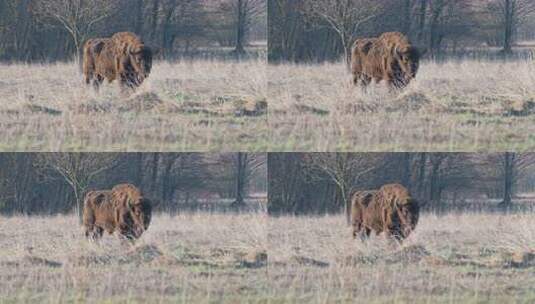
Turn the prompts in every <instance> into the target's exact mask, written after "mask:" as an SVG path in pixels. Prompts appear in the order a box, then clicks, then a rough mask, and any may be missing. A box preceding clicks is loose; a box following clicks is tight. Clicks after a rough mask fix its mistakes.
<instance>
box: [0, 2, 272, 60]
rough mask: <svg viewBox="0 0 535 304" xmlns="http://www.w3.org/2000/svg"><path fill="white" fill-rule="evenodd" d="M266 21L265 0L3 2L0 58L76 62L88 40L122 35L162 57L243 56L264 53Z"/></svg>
mask: <svg viewBox="0 0 535 304" xmlns="http://www.w3.org/2000/svg"><path fill="white" fill-rule="evenodd" d="M266 19H267V16H266V2H265V0H2V1H0V60H2V61H55V60H69V59H72V58H73V57H74V55H75V54H77V53H79V51H80V48H81V47H82V46H83V43H84V41H85V40H87V39H88V38H92V37H107V36H111V35H112V34H113V33H116V32H119V31H132V32H135V33H137V34H139V35H141V36H142V38H143V39H144V41H145V43H146V44H148V45H150V46H151V47H153V48H154V49H155V51H156V55H157V56H158V57H159V58H166V59H169V58H171V59H172V58H180V57H210V58H212V57H214V56H221V57H224V56H228V55H229V53H230V52H232V51H234V53H232V54H231V55H236V54H237V55H242V54H245V52H246V50H247V48H248V47H249V46H254V45H260V46H261V49H263V48H264V46H265V41H266V36H267V27H266ZM225 48H226V49H225ZM253 51H254V50H253ZM253 53H254V52H253ZM253 55H255V54H253Z"/></svg>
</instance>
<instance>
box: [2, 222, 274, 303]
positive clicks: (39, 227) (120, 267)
mask: <svg viewBox="0 0 535 304" xmlns="http://www.w3.org/2000/svg"><path fill="white" fill-rule="evenodd" d="M66 227H79V225H78V223H77V220H76V218H75V217H74V216H56V217H22V216H16V217H9V218H7V217H0V231H2V232H3V233H5V235H6V236H7V237H2V238H0V248H1V249H0V273H1V275H0V276H1V280H0V297H1V298H2V299H3V300H5V301H13V302H44V303H49V302H58V301H59V302H72V301H77V299H79V297H80V296H83V298H84V299H85V301H88V302H116V301H119V302H147V301H149V302H153V301H158V302H176V301H177V300H180V301H181V302H195V303H211V302H214V301H216V302H223V303H236V302H241V301H244V300H245V301H247V300H251V301H255V302H257V301H261V300H262V299H265V294H264V290H263V286H265V285H266V284H267V283H266V281H267V280H268V279H267V277H266V273H265V271H266V266H267V252H266V231H265V227H266V223H265V217H264V216H263V215H262V214H257V213H254V214H242V215H217V214H212V215H210V214H200V213H199V214H189V215H186V214H184V215H180V216H175V217H170V216H166V215H157V216H156V217H155V218H154V219H153V225H151V227H150V228H149V230H148V231H147V232H146V234H144V235H143V237H142V238H141V239H140V240H139V242H137V243H136V244H135V245H131V244H129V243H124V242H121V240H120V239H119V238H118V237H115V236H107V237H104V239H103V240H102V241H101V242H100V243H91V242H88V241H86V240H85V239H84V237H83V233H82V230H81V228H80V229H76V228H74V229H73V230H72V231H68V232H64V231H65V228H66ZM244 231H247V232H244ZM28 290H31V291H32V292H28Z"/></svg>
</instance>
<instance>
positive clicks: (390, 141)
mask: <svg viewBox="0 0 535 304" xmlns="http://www.w3.org/2000/svg"><path fill="white" fill-rule="evenodd" d="M268 75H269V76H268V79H269V83H270V84H269V93H268V96H269V121H270V134H271V135H270V137H271V138H272V139H273V140H272V142H273V148H272V150H277V151H279V150H283V151H287V150H292V151H299V150H306V151H424V150H425V151H482V150H484V151H497V150H499V151H502V150H504V149H508V150H529V149H532V148H533V147H535V140H534V137H533V136H532V134H533V132H534V131H535V125H534V124H533V117H535V63H534V62H528V61H516V62H503V61H493V62H490V61H466V60H465V61H450V62H445V63H437V62H430V61H424V62H422V63H421V69H420V71H419V73H418V75H417V78H416V80H415V81H413V82H412V83H411V84H410V85H409V86H408V87H407V88H406V89H404V90H402V91H398V92H391V91H390V90H388V89H387V88H386V87H385V86H384V85H382V84H380V85H372V86H371V87H370V88H369V89H368V90H367V91H363V90H361V89H360V88H355V87H354V86H353V85H352V84H351V76H350V74H349V72H348V71H347V70H346V69H345V66H344V65H343V64H341V63H337V64H332V63H326V64H315V65H293V64H283V65H272V66H269V67H268Z"/></svg>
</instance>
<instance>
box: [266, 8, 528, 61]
mask: <svg viewBox="0 0 535 304" xmlns="http://www.w3.org/2000/svg"><path fill="white" fill-rule="evenodd" d="M268 11H269V15H268V16H269V17H268V18H269V20H268V22H269V59H270V62H277V61H285V60H286V61H294V62H302V61H324V60H338V59H339V58H340V57H341V56H343V55H344V53H345V54H346V56H348V55H349V52H350V49H351V45H352V43H353V41H354V40H355V39H356V38H358V37H374V36H378V35H379V34H381V33H384V32H389V31H399V32H402V33H404V34H406V35H407V36H409V38H410V39H411V41H412V42H413V43H414V44H416V45H417V46H419V47H421V48H425V49H427V50H428V54H429V56H431V57H435V58H440V57H443V56H444V55H445V53H448V54H465V53H467V54H468V56H469V55H471V54H470V52H473V53H474V55H477V53H478V52H476V51H474V48H485V49H487V48H488V47H496V48H497V50H496V53H497V54H498V55H499V54H501V55H512V53H513V47H514V46H515V42H516V41H519V40H530V39H531V40H532V39H534V37H535V26H534V25H535V22H534V21H533V20H534V18H533V17H535V1H532V0H488V1H487V0H348V1H339V0H322V1H316V0H268ZM498 50H500V51H499V52H498ZM524 53H527V52H525V51H524Z"/></svg>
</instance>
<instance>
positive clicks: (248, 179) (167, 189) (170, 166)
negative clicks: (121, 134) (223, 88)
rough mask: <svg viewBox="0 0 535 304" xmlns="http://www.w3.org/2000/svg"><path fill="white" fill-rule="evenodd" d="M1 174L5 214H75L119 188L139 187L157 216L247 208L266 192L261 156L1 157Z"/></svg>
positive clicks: (1, 205) (0, 192) (0, 195)
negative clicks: (99, 192) (88, 198)
mask: <svg viewBox="0 0 535 304" xmlns="http://www.w3.org/2000/svg"><path fill="white" fill-rule="evenodd" d="M0 168H2V169H1V170H0V212H1V213H7V214H10V213H18V214H41V213H42V214H52V213H58V212H59V213H62V212H72V211H77V210H79V207H80V205H81V203H82V201H83V197H84V194H85V193H86V192H87V191H89V190H95V189H110V188H111V187H113V186H114V185H116V184H118V183H132V184H134V185H136V186H138V187H139V188H140V189H141V190H142V191H143V192H144V193H145V195H146V196H147V197H149V198H150V199H152V200H154V201H156V202H158V203H159V205H158V210H161V211H180V210H184V209H188V210H191V209H193V210H195V209H212V210H219V209H224V208H227V207H229V208H230V209H232V208H234V207H237V208H240V207H247V203H246V202H247V201H248V198H250V197H256V196H260V197H262V196H263V195H265V193H266V191H267V177H266V176H267V172H266V170H267V164H266V155H265V154H248V153H227V154H208V153H206V154H204V153H0ZM260 200H262V199H261V198H260ZM222 202H225V203H222ZM218 205H219V206H218ZM249 207H251V206H249Z"/></svg>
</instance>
